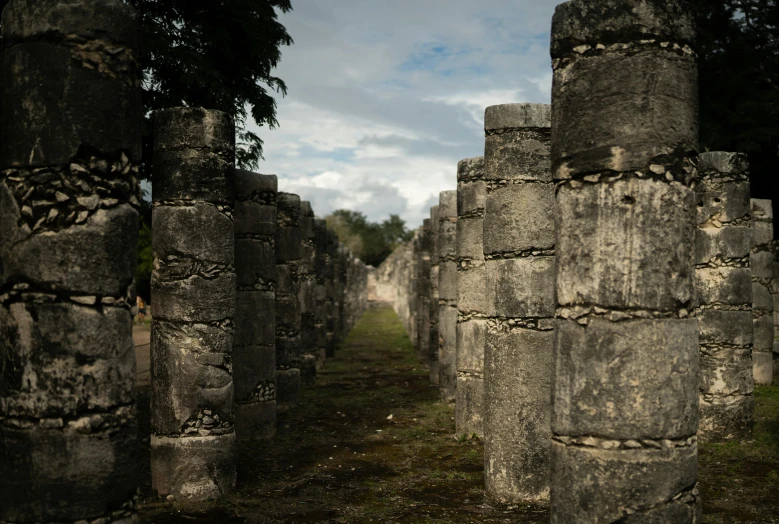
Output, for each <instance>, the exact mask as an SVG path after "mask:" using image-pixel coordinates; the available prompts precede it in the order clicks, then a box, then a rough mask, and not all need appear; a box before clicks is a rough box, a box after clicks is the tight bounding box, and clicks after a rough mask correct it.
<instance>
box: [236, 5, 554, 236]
mask: <svg viewBox="0 0 779 524" xmlns="http://www.w3.org/2000/svg"><path fill="white" fill-rule="evenodd" d="M561 1H562V0H513V1H506V0H481V1H480V2H474V1H473V0H391V1H387V0H292V7H293V10H292V11H290V12H289V13H285V14H280V15H279V21H280V22H281V23H282V24H283V25H284V26H285V27H286V28H287V31H288V33H289V34H290V36H291V37H292V38H293V40H294V44H293V45H291V46H283V47H282V48H281V51H282V58H281V62H280V64H279V67H278V68H277V69H276V70H275V71H274V75H275V76H278V77H280V78H281V79H283V80H284V82H285V83H286V84H287V88H288V93H287V96H286V97H282V96H281V95H280V94H277V95H276V96H275V98H276V100H277V104H278V107H277V118H278V121H279V124H280V125H279V127H277V128H276V129H273V130H271V129H269V128H267V127H256V124H254V123H253V122H251V123H250V127H251V128H252V129H253V130H254V131H255V132H257V133H258V134H259V135H260V137H261V138H262V139H263V141H264V157H265V160H264V161H262V162H261V163H260V166H259V169H258V171H259V172H261V173H265V174H275V175H277V176H278V178H279V190H280V191H286V192H290V193H297V194H298V195H300V196H301V198H302V199H304V200H309V201H310V202H311V204H312V206H313V208H314V212H315V213H316V214H317V216H325V215H327V214H328V213H330V212H331V211H333V210H335V209H342V208H343V209H351V210H356V211H361V212H363V213H365V215H367V217H368V219H369V220H371V221H381V220H384V219H386V218H387V217H389V215H390V214H398V215H400V216H401V218H403V219H404V220H406V223H407V225H408V226H409V227H410V228H416V227H418V226H419V225H421V223H422V219H423V218H426V217H427V216H429V210H430V207H431V206H433V205H435V204H437V203H438V194H439V192H441V191H445V190H450V189H455V188H456V176H457V162H458V161H459V160H461V159H463V158H470V157H475V156H481V155H482V154H483V151H484V128H483V123H484V109H485V108H486V107H487V106H489V105H493V104H505V103H515V102H531V103H549V102H550V99H551V94H550V93H551V84H552V71H551V60H550V58H549V31H550V27H551V20H552V14H553V13H554V8H555V6H556V5H557V4H559V3H561Z"/></svg>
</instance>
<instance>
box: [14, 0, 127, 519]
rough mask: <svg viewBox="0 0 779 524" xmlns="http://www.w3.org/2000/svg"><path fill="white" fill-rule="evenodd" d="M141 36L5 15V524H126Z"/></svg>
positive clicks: (119, 6) (96, 23)
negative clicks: (84, 523) (105, 523)
mask: <svg viewBox="0 0 779 524" xmlns="http://www.w3.org/2000/svg"><path fill="white" fill-rule="evenodd" d="M139 23H140V20H139V16H138V14H137V13H136V12H135V11H134V10H133V9H132V8H131V7H129V6H128V5H126V4H125V3H123V2H121V1H119V0H101V1H97V0H74V1H72V2H68V3H63V2H57V1H53V0H34V1H33V0H11V1H10V2H8V3H7V5H6V6H5V9H4V11H3V13H2V39H3V47H2V50H1V51H0V93H2V96H0V111H1V112H2V115H3V118H2V119H1V120H0V521H2V522H9V523H10V522H75V521H79V520H90V521H92V520H98V519H108V518H113V519H115V520H117V521H118V520H122V519H123V520H124V521H126V522H131V521H132V522H134V520H135V519H136V516H135V505H136V487H137V484H138V478H137V473H138V471H137V463H138V448H137V439H136V432H137V427H136V413H135V393H134V387H135V384H134V381H135V359H134V353H133V343H132V334H131V313H130V307H131V304H129V303H128V298H129V294H130V288H131V286H132V281H133V274H134V267H135V262H136V260H135V258H136V254H135V252H136V245H137V235H138V204H139V200H138V198H139V187H138V163H139V161H140V142H141V134H140V125H141V117H142V109H141V92H140V89H139V85H140V84H139V82H140V77H139V73H140V66H139V63H138V61H137V56H138V55H137V53H138V45H139V42H138V35H139ZM85 41H89V44H90V45H91V46H92V47H91V48H90V51H89V52H87V51H86V49H85V45H84V42H85ZM109 50H110V51H109ZM96 64H101V65H104V66H105V67H100V68H98V67H95V65H96Z"/></svg>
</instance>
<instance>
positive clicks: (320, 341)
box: [314, 218, 330, 369]
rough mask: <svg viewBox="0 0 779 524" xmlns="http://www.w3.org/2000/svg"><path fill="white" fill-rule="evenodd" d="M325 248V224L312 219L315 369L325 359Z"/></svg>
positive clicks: (320, 365)
mask: <svg viewBox="0 0 779 524" xmlns="http://www.w3.org/2000/svg"><path fill="white" fill-rule="evenodd" d="M327 246H328V244H327V224H326V223H325V221H324V220H323V219H321V218H317V219H314V249H315V256H314V273H315V275H316V287H315V289H314V297H315V302H316V307H315V318H314V326H315V331H316V360H317V369H319V368H321V367H322V366H323V365H324V363H325V359H326V358H327V261H328V259H329V257H330V255H329V254H328V252H327Z"/></svg>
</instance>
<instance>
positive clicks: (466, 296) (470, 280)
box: [455, 157, 488, 438]
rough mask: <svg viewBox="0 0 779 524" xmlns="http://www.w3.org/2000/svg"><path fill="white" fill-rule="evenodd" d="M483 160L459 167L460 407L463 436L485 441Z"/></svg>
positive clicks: (459, 424) (458, 415)
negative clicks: (482, 438) (474, 436)
mask: <svg viewBox="0 0 779 524" xmlns="http://www.w3.org/2000/svg"><path fill="white" fill-rule="evenodd" d="M486 189H487V185H486V182H485V180H484V158H483V157H477V158H469V159H466V160H461V161H460V162H459V164H458V165H457V311H458V312H457V402H456V412H455V426H456V433H457V434H458V435H468V436H471V435H476V436H478V437H480V438H481V437H483V436H484V424H483V418H484V345H485V343H486V339H485V335H486V329H487V309H488V308H487V303H486V302H487V295H486V289H487V283H486V280H485V268H484V243H483V241H482V239H483V228H484V202H485V196H486Z"/></svg>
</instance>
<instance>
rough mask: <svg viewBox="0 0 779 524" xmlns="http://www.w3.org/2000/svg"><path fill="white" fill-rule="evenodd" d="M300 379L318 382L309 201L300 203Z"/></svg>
mask: <svg viewBox="0 0 779 524" xmlns="http://www.w3.org/2000/svg"><path fill="white" fill-rule="evenodd" d="M300 239H301V245H300V277H299V278H300V288H299V289H298V300H299V302H300V351H301V356H300V380H301V382H303V383H304V384H312V383H313V382H314V380H315V379H316V352H317V347H316V274H315V272H314V255H315V248H314V210H313V209H311V204H310V203H309V202H308V201H305V200H304V201H303V202H301V203H300Z"/></svg>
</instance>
